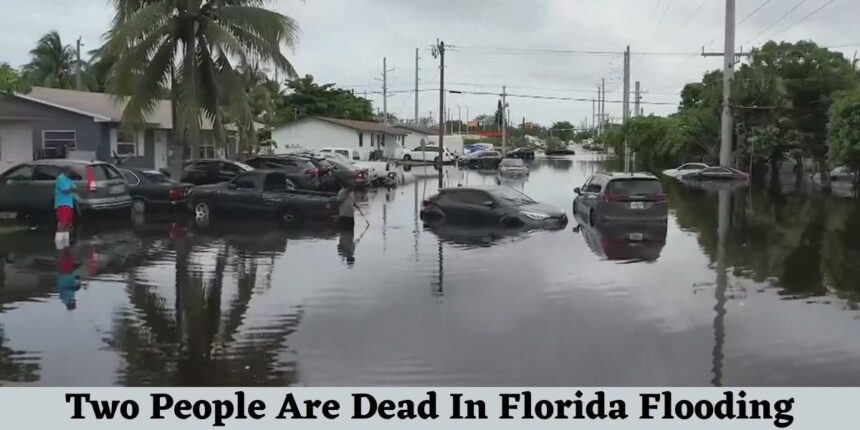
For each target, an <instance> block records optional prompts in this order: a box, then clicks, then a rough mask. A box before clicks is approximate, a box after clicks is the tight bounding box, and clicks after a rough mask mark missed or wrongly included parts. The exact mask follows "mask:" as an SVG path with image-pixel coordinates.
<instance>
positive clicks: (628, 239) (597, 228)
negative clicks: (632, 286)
mask: <svg viewBox="0 0 860 430" xmlns="http://www.w3.org/2000/svg"><path fill="white" fill-rule="evenodd" d="M576 219H577V222H579V225H577V226H576V227H574V228H573V232H574V233H581V234H582V236H583V238H584V239H585V242H586V243H587V244H588V247H589V248H590V249H591V251H592V252H594V254H595V255H597V256H598V257H600V258H603V259H606V260H611V261H624V262H638V261H643V262H647V261H656V260H657V259H658V258H660V252H661V251H662V250H663V247H664V246H666V232H667V229H668V226H667V223H666V222H665V221H663V222H645V223H636V222H606V223H601V224H597V225H591V224H590V223H588V222H587V221H585V220H583V219H581V217H579V216H577V218H576Z"/></svg>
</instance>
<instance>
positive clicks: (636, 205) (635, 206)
mask: <svg viewBox="0 0 860 430" xmlns="http://www.w3.org/2000/svg"><path fill="white" fill-rule="evenodd" d="M630 209H645V203H642V202H631V203H630Z"/></svg>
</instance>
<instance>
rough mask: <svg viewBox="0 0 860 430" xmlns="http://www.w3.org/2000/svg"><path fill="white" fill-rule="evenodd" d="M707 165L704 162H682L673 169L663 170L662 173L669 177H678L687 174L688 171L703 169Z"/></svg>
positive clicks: (693, 171)
mask: <svg viewBox="0 0 860 430" xmlns="http://www.w3.org/2000/svg"><path fill="white" fill-rule="evenodd" d="M708 167H710V166H708V165H707V164H705V163H687V164H682V165H680V166H678V167H677V168H675V169H668V170H664V171H663V174H664V175H666V176H668V177H670V178H675V179H678V178H681V177H683V176H684V175H688V174H690V173H696V172H699V171H702V170H705V169H707V168H708Z"/></svg>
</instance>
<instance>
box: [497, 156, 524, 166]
mask: <svg viewBox="0 0 860 430" xmlns="http://www.w3.org/2000/svg"><path fill="white" fill-rule="evenodd" d="M501 165H502V166H505V167H522V166H523V165H524V163H523V160H520V159H519V158H506V159H504V160H502V164H501Z"/></svg>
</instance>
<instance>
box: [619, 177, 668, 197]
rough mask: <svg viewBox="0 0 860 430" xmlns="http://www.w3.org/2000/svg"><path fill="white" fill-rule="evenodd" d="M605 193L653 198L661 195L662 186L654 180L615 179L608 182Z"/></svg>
mask: <svg viewBox="0 0 860 430" xmlns="http://www.w3.org/2000/svg"><path fill="white" fill-rule="evenodd" d="M607 192H608V193H610V194H620V195H625V196H641V195H646V196H653V195H655V194H663V186H662V185H661V184H660V181H658V180H656V179H615V180H613V181H611V182H609V186H608V187H607Z"/></svg>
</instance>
